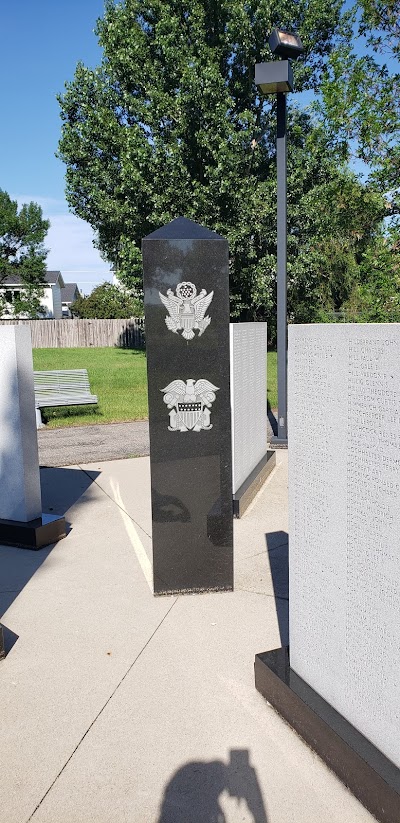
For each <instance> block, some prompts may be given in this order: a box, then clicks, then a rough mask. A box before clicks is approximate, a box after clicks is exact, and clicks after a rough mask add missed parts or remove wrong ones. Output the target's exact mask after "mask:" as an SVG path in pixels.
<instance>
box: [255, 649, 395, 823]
mask: <svg viewBox="0 0 400 823" xmlns="http://www.w3.org/2000/svg"><path fill="white" fill-rule="evenodd" d="M254 670H255V685H256V689H257V690H258V691H259V692H260V693H261V694H262V695H263V697H265V698H266V700H268V702H269V703H270V704H271V705H272V706H273V707H274V709H276V711H277V712H279V714H280V715H281V716H282V717H283V718H284V719H285V720H286V721H287V722H288V723H289V724H290V725H291V726H292V728H293V729H294V730H295V731H296V732H297V734H299V735H300V736H301V737H302V738H303V740H304V741H305V742H306V743H307V744H308V745H309V746H310V747H311V748H312V749H313V750H314V751H315V752H316V753H317V754H318V755H319V757H321V759H322V760H323V761H324V762H325V763H326V764H327V766H329V768H330V769H332V771H333V772H335V774H336V775H337V776H338V777H339V779H340V780H341V781H342V782H343V783H344V784H345V785H346V786H347V787H348V788H349V789H350V791H351V792H352V793H353V794H354V795H355V797H356V798H357V800H359V801H360V802H361V803H362V804H363V805H364V806H365V807H366V809H368V811H369V812H371V814H373V815H375V817H376V818H377V820H379V821H381V823H399V821H400V770H399V769H398V768H397V766H396V765H395V764H394V763H392V762H391V761H390V760H388V758H387V757H385V755H384V754H382V752H380V751H379V750H378V749H377V748H376V746H374V745H373V744H372V743H371V742H370V741H369V740H367V738H366V737H364V735H362V734H361V733H360V732H359V731H358V730H357V729H356V728H354V726H352V725H351V723H349V722H348V721H347V720H346V719H345V718H344V717H343V716H342V715H340V714H339V713H338V712H337V711H336V710H335V709H334V708H333V707H332V706H331V705H330V704H329V703H327V702H326V701H325V700H324V699H323V698H322V697H321V696H320V695H319V694H317V692H315V691H314V689H312V688H311V686H309V685H308V683H306V682H305V681H304V680H303V679H302V678H301V677H299V675H298V674H296V672H295V671H293V669H291V667H290V660H289V649H288V647H284V648H280V649H274V650H273V651H270V652H265V653H264V654H257V655H256V658H255V664H254Z"/></svg>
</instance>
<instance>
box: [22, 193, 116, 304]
mask: <svg viewBox="0 0 400 823" xmlns="http://www.w3.org/2000/svg"><path fill="white" fill-rule="evenodd" d="M11 197H12V199H14V200H17V201H18V205H19V206H21V205H22V204H23V203H29V202H30V201H31V200H33V201H34V202H35V203H39V205H40V206H41V207H42V209H43V216H44V217H45V218H46V219H48V220H50V229H49V231H48V234H47V236H46V239H45V246H46V248H47V249H49V254H48V256H47V268H48V269H50V270H60V271H61V273H62V275H63V278H64V280H65V281H66V282H71V281H72V282H76V283H78V286H79V287H80V289H81V291H82V292H84V293H85V294H88V293H89V292H90V291H91V290H92V288H93V287H94V286H96V285H98V284H99V283H102V282H103V281H104V280H111V279H112V274H111V272H110V266H109V264H108V263H105V262H104V260H102V258H101V257H100V254H99V252H98V251H97V249H95V248H94V246H93V238H94V234H93V230H92V228H91V226H89V224H88V223H86V222H85V221H84V220H81V219H80V218H79V217H75V215H73V214H71V213H70V212H68V206H67V203H66V202H65V200H57V199H56V198H51V197H38V196H35V195H11Z"/></svg>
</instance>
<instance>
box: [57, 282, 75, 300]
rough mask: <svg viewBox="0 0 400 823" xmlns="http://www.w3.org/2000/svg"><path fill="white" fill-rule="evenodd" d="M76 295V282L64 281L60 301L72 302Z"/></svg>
mask: <svg viewBox="0 0 400 823" xmlns="http://www.w3.org/2000/svg"><path fill="white" fill-rule="evenodd" d="M78 295H79V289H78V285H77V283H66V284H65V286H64V288H63V289H61V302H62V303H73V302H74V300H76V298H77V296H78Z"/></svg>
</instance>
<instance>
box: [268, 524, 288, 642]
mask: <svg viewBox="0 0 400 823" xmlns="http://www.w3.org/2000/svg"><path fill="white" fill-rule="evenodd" d="M265 540H266V543H267V551H268V557H269V564H270V569H271V578H272V585H273V587H274V596H275V604H276V614H277V617H278V626H279V634H280V638H281V646H288V645H289V535H288V533H287V532H284V531H277V532H268V534H266V535H265Z"/></svg>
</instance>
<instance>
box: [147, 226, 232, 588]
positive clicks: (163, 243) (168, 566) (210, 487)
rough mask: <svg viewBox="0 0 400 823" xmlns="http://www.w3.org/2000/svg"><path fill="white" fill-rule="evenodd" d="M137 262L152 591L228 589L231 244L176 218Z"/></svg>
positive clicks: (150, 242)
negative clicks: (145, 395) (144, 363)
mask: <svg viewBox="0 0 400 823" xmlns="http://www.w3.org/2000/svg"><path fill="white" fill-rule="evenodd" d="M143 271H144V302H145V313H146V350H147V379H148V395H149V429H150V462H151V482H152V518H153V572H154V591H155V594H169V593H172V592H198V591H212V590H217V591H218V590H225V589H226V590H231V589H232V588H233V517H232V452H231V450H232V446H231V419H230V387H229V268H228V244H227V242H226V240H224V239H223V238H221V237H220V236H219V235H218V234H215V233H214V232H211V231H209V230H208V229H205V228H203V227H202V226H199V225H198V224H196V223H193V222H192V221H190V220H186V219H185V218H178V219H176V220H174V221H172V223H170V224H169V225H167V226H164V227H163V228H162V229H159V230H158V231H156V232H154V233H153V234H151V235H149V236H148V237H146V238H145V239H144V240H143ZM179 284H189V285H186V286H185V285H183V286H181V288H178V292H177V287H178V285H179ZM193 286H194V287H195V289H196V293H195V292H194V289H193ZM203 290H204V294H203V295H201V293H202V292H203ZM211 293H213V294H212V295H211ZM160 294H161V295H162V296H163V298H164V299H163V300H162V299H161V297H160ZM210 295H211V297H210ZM199 297H200V299H201V300H202V299H203V297H204V298H205V299H204V302H203V303H202V304H201V305H200V303H196V300H197V298H199ZM192 301H194V302H192ZM166 319H167V320H168V325H167V323H166ZM168 326H169V327H168ZM175 381H179V382H178V383H175ZM200 381H201V382H200ZM202 381H208V383H204V382H202ZM171 383H172V384H173V386H172V387H171V386H170V384H171ZM167 387H169V390H168V391H163V390H164V389H166V388H167ZM167 395H168V396H169V400H170V402H169V404H167V403H166V402H164V397H165V398H166V399H168V398H167ZM168 405H169V406H170V408H168Z"/></svg>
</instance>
